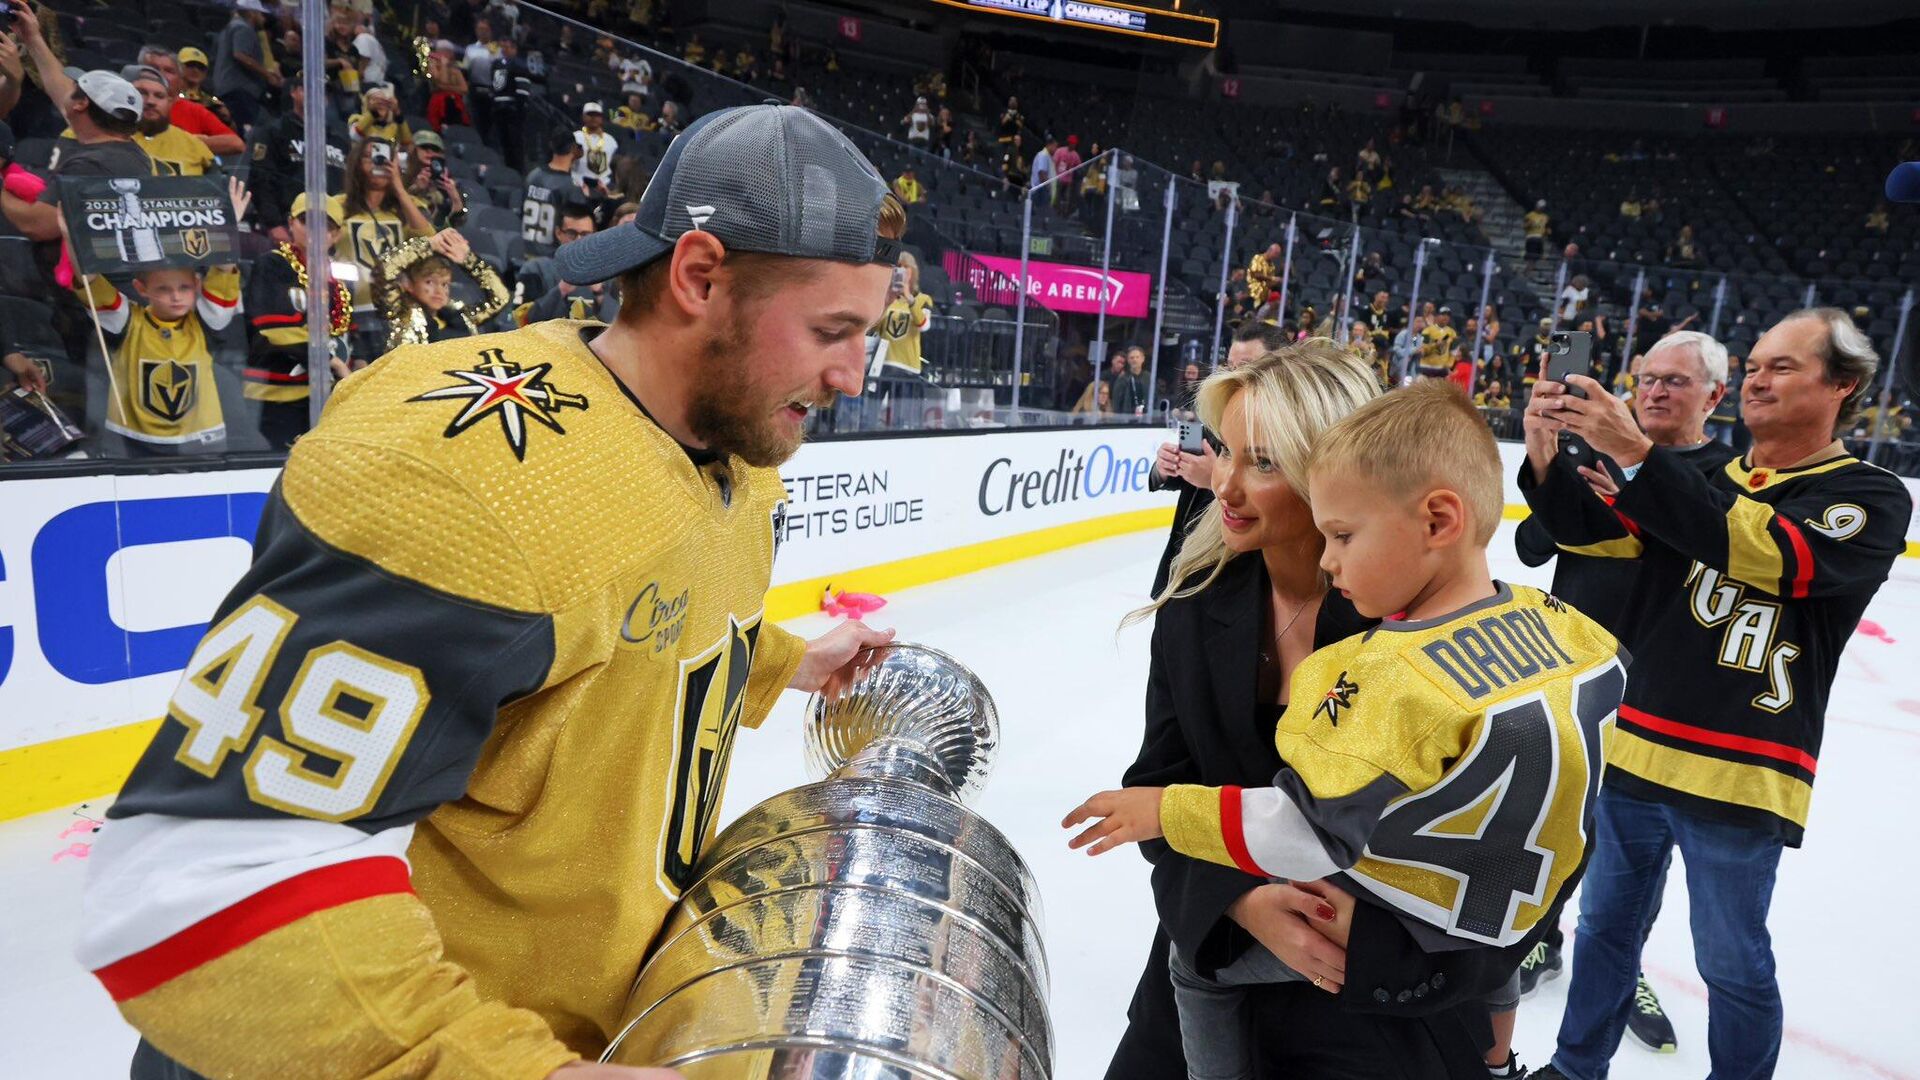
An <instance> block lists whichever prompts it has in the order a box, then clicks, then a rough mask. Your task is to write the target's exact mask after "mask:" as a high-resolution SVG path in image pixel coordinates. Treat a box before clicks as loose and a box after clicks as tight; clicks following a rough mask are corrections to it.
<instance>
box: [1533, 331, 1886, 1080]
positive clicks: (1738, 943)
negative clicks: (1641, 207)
mask: <svg viewBox="0 0 1920 1080" xmlns="http://www.w3.org/2000/svg"><path fill="white" fill-rule="evenodd" d="M1669 340H1670V339H1669ZM1662 352H1664V350H1662ZM1650 359H1651V358H1650ZM1878 366H1879V357H1878V355H1877V354H1876V353H1875V352H1874V350H1873V345H1872V342H1870V341H1869V340H1868V338H1867V336H1866V335H1865V334H1863V333H1861V332H1860V330H1859V328H1858V327H1856V326H1855V325H1854V324H1853V320H1852V319H1851V318H1849V317H1848V316H1847V314H1846V313H1845V312H1843V311H1840V310H1838V309H1836V308H1812V309H1807V310H1802V311H1796V312H1794V313H1793V314H1791V315H1788V316H1787V317H1786V318H1785V319H1783V320H1781V321H1780V322H1779V323H1777V324H1775V325H1774V326H1773V328H1772V329H1770V330H1768V331H1767V332H1766V334H1764V335H1762V337H1761V338H1760V340H1759V341H1758V342H1756V343H1755V345H1754V347H1753V352H1752V354H1751V355H1750V356H1749V358H1748V361H1747V374H1746V380H1745V381H1744V382H1743V383H1742V385H1741V390H1740V393H1741V412H1742V414H1743V416H1744V417H1745V419H1746V423H1747V427H1748V429H1749V430H1750V431H1751V432H1752V434H1753V448H1752V449H1751V450H1750V451H1749V452H1748V454H1747V455H1746V456H1745V457H1744V458H1738V459H1735V460H1732V461H1729V462H1727V463H1726V465H1725V466H1724V467H1722V468H1720V469H1715V470H1711V471H1706V472H1703V471H1702V470H1701V469H1700V468H1698V467H1697V466H1696V465H1695V463H1693V462H1692V461H1689V460H1688V459H1687V458H1686V457H1684V456H1683V455H1682V454H1681V453H1680V452H1678V450H1677V449H1676V448H1671V447H1665V446H1660V445H1658V444H1657V443H1656V441H1655V440H1654V439H1653V438H1651V437H1650V436H1649V434H1648V433H1647V432H1645V431H1642V430H1641V428H1640V425H1639V424H1637V423H1635V422H1634V417H1633V415H1632V413H1631V412H1630V411H1629V410H1628V408H1627V405H1626V403H1625V402H1623V401H1620V400H1619V399H1618V398H1615V397H1613V396H1612V395H1610V394H1608V393H1607V392H1606V390H1605V388H1604V387H1602V386H1601V385H1600V383H1598V382H1597V381H1595V380H1594V379H1592V378H1591V377H1589V376H1586V375H1570V376H1568V377H1567V383H1566V384H1562V383H1560V382H1558V381H1552V380H1547V379H1543V380H1541V382H1540V383H1539V385H1538V386H1536V387H1535V389H1534V395H1533V400H1532V402H1531V403H1529V405H1528V406H1527V411H1526V432H1527V461H1526V463H1525V464H1524V465H1523V466H1522V467H1521V472H1520V478H1519V479H1520V489H1521V491H1522V492H1523V493H1524V494H1525V495H1526V499H1527V503H1528V505H1529V506H1531V507H1532V508H1533V510H1534V512H1535V513H1536V514H1538V515H1539V517H1540V520H1541V523H1542V524H1543V525H1545V527H1546V529H1547V532H1548V533H1549V534H1550V535H1551V536H1552V537H1553V539H1554V541H1555V542H1556V543H1557V544H1558V545H1559V547H1560V549H1561V550H1562V551H1573V552H1577V553H1580V554H1586V555H1597V556H1602V557H1606V558H1618V559H1632V560H1636V561H1637V562H1638V563H1639V573H1638V575H1637V576H1636V578H1635V581H1634V584H1633V589H1632V592H1631V593H1630V594H1629V595H1628V597H1627V600H1626V610H1625V614H1624V616H1623V623H1624V625H1626V626H1629V627H1631V628H1632V629H1631V631H1630V639H1629V640H1628V641H1627V642H1626V643H1625V644H1626V645H1627V647H1628V648H1629V649H1630V650H1631V651H1632V652H1634V653H1635V654H1636V655H1639V656H1653V657H1657V658H1658V662H1657V663H1653V664H1640V665H1637V666H1636V667H1635V669H1634V670H1633V671H1632V672H1631V673H1629V675H1628V677H1627V689H1626V696H1625V700H1624V701H1623V702H1622V704H1621V706H1620V711H1619V722H1618V725H1617V726H1616V728H1615V730H1614V732H1613V734H1612V737H1611V738H1610V740H1609V741H1608V744H1607V755H1606V757H1607V770H1606V775H1605V777H1604V779H1603V781H1602V784H1601V788H1600V795H1599V798H1598V800H1597V802H1596V804H1595V810H1594V843H1593V846H1592V856H1591V862H1590V864H1589V866H1588V869H1587V876H1586V883H1585V885H1584V886H1583V888H1582V889H1581V894H1580V933H1579V936H1578V937H1577V938H1576V939H1575V942H1574V965H1573V967H1574V973H1573V978H1572V981H1571V985H1570V986H1569V987H1568V989H1567V1007H1566V1012H1565V1014H1564V1016H1563V1017H1562V1019H1561V1024H1560V1034H1559V1040H1558V1042H1559V1045H1558V1049H1557V1051H1556V1052H1555V1054H1554V1056H1553V1062H1552V1064H1550V1065H1549V1066H1548V1067H1547V1068H1545V1069H1543V1070H1542V1071H1540V1072H1538V1073H1536V1074H1534V1075H1535V1076H1536V1077H1540V1078H1543V1080H1555V1078H1560V1077H1568V1078H1571V1080H1598V1078H1600V1077H1604V1076H1605V1075H1606V1074H1607V1068H1608V1062H1609V1060H1610V1059H1611V1058H1612V1056H1613V1052H1614V1050H1615V1048H1616V1047H1617V1046H1618V1045H1619V1041H1620V1036H1621V1032H1622V1030H1623V1029H1624V1028H1625V1027H1626V1025H1627V1021H1628V1017H1629V1012H1630V1010H1631V1009H1632V1007H1633V1004H1634V1000H1633V999H1634V993H1635V982H1636V973H1637V971H1638V967H1639V960H1640V951H1641V946H1642V941H1643V932H1644V930H1645V927H1646V922H1647V918H1648V913H1649V908H1650V907H1651V905H1652V902H1653V897H1654V895H1655V888H1654V886H1655V883H1656V881H1657V880H1658V877H1659V874H1660V871H1661V869H1662V867H1663V866H1664V865H1665V863H1666V860H1667V854H1668V852H1669V851H1670V850H1671V849H1673V848H1674V847H1678V848H1679V849H1680V854H1681V859H1682V862H1683V863H1684V865H1685V867H1686V872H1687V892H1688V897H1689V899H1690V901H1691V903H1692V913H1691V914H1692V927H1693V939H1694V955H1695V959H1696V964H1697V966H1698V968H1699V970H1700V975H1701V977H1702V978H1703V979H1704V980H1705V981H1706V983H1707V994H1708V1029H1707V1044H1708V1053H1709V1055H1710V1057H1711V1060H1712V1073H1713V1075H1714V1076H1716V1077H1724V1078H1728V1080H1732V1078H1741V1080H1747V1078H1755V1080H1757V1078H1763V1077H1768V1076H1771V1075H1772V1074H1773V1069H1774V1065H1775V1062H1776V1061H1777V1059H1778V1057H1779V1052H1780V1038H1781V1031H1782V1029H1783V1024H1784V1015H1783V1010H1782V1007H1781V1001H1780V990H1779V984H1778V982H1777V980H1776V978H1775V974H1774V959H1773V946H1772V941H1771V938H1770V937H1769V935H1768V931H1767V911H1768V906H1769V904H1770V903H1771V901H1772V897H1773V884H1774V880H1775V874H1776V871H1777V869H1778V867H1779V862H1780V855H1781V852H1782V850H1783V849H1785V848H1789V847H1799V846H1800V842H1801V839H1802V836H1803V834H1804V831H1805V828H1806V821H1807V813H1808V810H1809V808H1810V805H1811V803H1812V798H1813V781H1814V773H1815V770H1816V768H1817V765H1818V760H1817V758H1818V754H1819V752H1820V743H1821V734H1822V729H1823V728H1824V726H1825V722H1826V709H1827V698H1828V694H1829V693H1830V692H1831V690H1832V688H1833V682H1834V677H1835V675H1836V673H1837V671H1838V668H1839V663H1840V654H1841V651H1842V650H1843V649H1844V648H1845V646H1846V643H1847V640H1848V638H1850V637H1851V636H1852V634H1853V629H1854V627H1855V626H1856V625H1857V624H1858V623H1859V621H1860V616H1861V613H1862V612H1864V611H1865V610H1866V607H1867V604H1868V602H1869V601H1870V600H1872V599H1873V596H1874V594H1875V593H1876V592H1878V591H1879V588H1880V585H1881V583H1882V582H1884V581H1885V580H1886V579H1887V575H1888V573H1889V572H1890V571H1891V569H1892V567H1893V561H1894V560H1895V559H1896V558H1898V557H1899V556H1900V554H1901V553H1902V552H1903V551H1904V550H1905V546H1906V531H1907V524H1908V521H1909V519H1910V516H1911V514H1912V509H1913V500H1912V498H1911V497H1910V496H1909V495H1908V493H1907V490H1906V488H1905V486H1904V485H1902V484H1901V482H1900V480H1899V479H1898V478H1896V477H1895V476H1893V475H1892V474H1891V473H1888V472H1886V471H1884V470H1881V469H1878V468H1875V467H1874V466H1872V465H1868V464H1867V463H1865V462H1862V461H1859V460H1857V459H1855V458H1854V457H1853V456H1851V455H1850V454H1849V453H1848V452H1847V449H1846V447H1845V445H1844V444H1842V443H1841V442H1840V440H1839V439H1838V438H1836V437H1835V435H1836V433H1837V432H1839V431H1841V430H1844V428H1845V426H1846V425H1847V424H1849V423H1851V422H1852V420H1853V418H1854V417H1855V416H1856V415H1858V413H1859V410H1860V406H1861V404H1862V403H1863V402H1864V400H1865V398H1866V396H1867V393H1868V391H1869V389H1870V388H1871V386H1872V384H1873V374H1874V371H1875V370H1876V369H1877V368H1878ZM1644 370H1648V369H1643V371H1644ZM1651 370H1655V371H1658V370H1660V369H1659V368H1657V367H1655V368H1652V369H1651ZM1570 387H1572V388H1578V389H1580V390H1582V391H1584V392H1585V397H1574V396H1572V395H1571V394H1570V393H1569V392H1568V390H1569V388H1570ZM1563 431H1566V432H1572V433H1574V434H1576V435H1579V436H1580V437H1581V438H1582V439H1584V440H1585V441H1586V442H1587V444H1589V445H1590V446H1591V447H1592V448H1593V450H1594V452H1596V453H1598V454H1603V455H1605V456H1607V457H1608V458H1611V459H1612V460H1613V462H1614V463H1615V464H1617V465H1618V466H1619V467H1620V477H1621V479H1620V480H1619V481H1618V482H1617V490H1615V489H1616V482H1615V481H1614V479H1613V477H1612V475H1611V474H1610V473H1602V472H1599V471H1597V470H1594V469H1592V468H1590V467H1587V466H1581V467H1580V468H1579V470H1578V472H1577V474H1576V473H1574V472H1570V471H1569V470H1567V469H1565V468H1560V467H1554V465H1553V463H1554V459H1555V454H1556V442H1557V436H1558V434H1559V433H1560V432H1563ZM1582 479H1584V480H1585V481H1586V484H1582V483H1581V480H1582ZM1589 485H1591V486H1592V487H1593V488H1594V489H1596V490H1595V491H1589V490H1587V487H1588V486H1589ZM1596 491H1597V492H1601V493H1611V494H1610V495H1609V496H1608V497H1607V498H1606V501H1604V502H1603V501H1602V500H1600V499H1596V498H1593V495H1594V494H1595V493H1596Z"/></svg>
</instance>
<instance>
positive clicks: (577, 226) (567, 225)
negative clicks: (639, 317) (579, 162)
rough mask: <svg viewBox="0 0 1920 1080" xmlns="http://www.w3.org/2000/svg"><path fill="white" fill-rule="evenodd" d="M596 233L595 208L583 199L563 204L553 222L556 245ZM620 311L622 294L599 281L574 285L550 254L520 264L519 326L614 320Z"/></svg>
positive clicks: (516, 315)
mask: <svg viewBox="0 0 1920 1080" xmlns="http://www.w3.org/2000/svg"><path fill="white" fill-rule="evenodd" d="M593 233H594V224H593V208H592V207H590V206H588V205H587V204H585V203H582V202H569V203H565V204H563V205H562V206H561V207H560V213H559V220H557V221H555V222H554V225H553V243H554V247H555V249H556V250H557V249H559V248H563V247H566V246H567V245H568V244H571V243H573V242H574V241H576V240H579V239H580V238H582V237H585V236H592V235H593ZM618 314H620V294H619V292H618V291H617V290H614V289H608V288H603V287H601V286H600V285H597V284H595V285H572V284H569V283H568V282H567V281H566V280H564V279H563V278H561V276H560V268H559V265H558V264H557V263H555V262H554V261H553V260H552V259H550V258H540V259H528V260H527V261H526V262H524V263H522V264H521V265H520V272H519V275H518V276H517V278H516V279H515V285H514V309H513V321H514V322H515V323H516V324H517V325H520V326H527V325H529V324H531V323H537V322H546V321H547V320H549V319H599V320H600V321H601V322H605V323H611V322H612V321H613V319H614V317H615V316H616V315H618Z"/></svg>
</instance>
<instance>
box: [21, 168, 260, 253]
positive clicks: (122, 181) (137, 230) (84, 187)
mask: <svg viewBox="0 0 1920 1080" xmlns="http://www.w3.org/2000/svg"><path fill="white" fill-rule="evenodd" d="M59 182H60V210H61V212H62V213H63V214H65V215H66V218H67V231H68V233H69V234H70V235H71V236H72V238H73V255H74V259H75V261H76V262H78V264H79V267H80V271H81V272H82V273H86V274H104V273H108V272H120V271H127V270H153V269H158V268H160V267H166V266H220V265H224V264H226V263H231V262H233V261H234V251H235V249H236V247H237V244H236V241H235V233H236V232H237V231H238V226H237V223H236V221H235V220H234V214H233V202H232V200H231V198H230V197H229V196H228V194H227V181H226V178H225V177H224V176H124V177H102V176H79V177H71V176H70V177H61V178H60V181H59Z"/></svg>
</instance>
